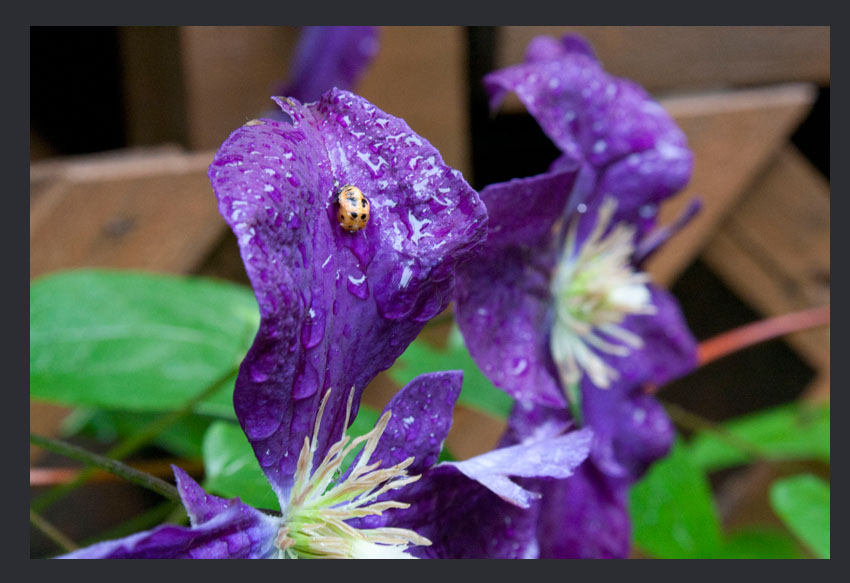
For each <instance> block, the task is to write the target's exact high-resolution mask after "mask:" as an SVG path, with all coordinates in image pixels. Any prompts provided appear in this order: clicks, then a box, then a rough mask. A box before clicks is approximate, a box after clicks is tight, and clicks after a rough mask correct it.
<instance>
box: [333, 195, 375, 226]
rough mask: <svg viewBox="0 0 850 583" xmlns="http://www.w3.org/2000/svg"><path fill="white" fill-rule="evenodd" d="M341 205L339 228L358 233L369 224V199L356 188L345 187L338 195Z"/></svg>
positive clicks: (338, 201) (338, 214) (338, 215)
mask: <svg viewBox="0 0 850 583" xmlns="http://www.w3.org/2000/svg"><path fill="white" fill-rule="evenodd" d="M337 203H338V204H339V213H337V219H339V226H340V227H342V228H343V229H345V230H346V231H348V232H349V233H356V232H357V231H359V230H361V229H363V228H364V227H365V226H366V223H368V222H369V199H368V198H366V196H365V195H364V194H363V192H362V191H361V190H360V189H359V188H357V187H356V186H352V185H351V184H348V185H346V186H343V187H342V189H341V190H340V191H339V195H337Z"/></svg>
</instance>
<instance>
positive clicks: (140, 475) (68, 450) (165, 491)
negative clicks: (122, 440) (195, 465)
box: [30, 433, 180, 502]
mask: <svg viewBox="0 0 850 583" xmlns="http://www.w3.org/2000/svg"><path fill="white" fill-rule="evenodd" d="M30 443H32V444H33V445H37V446H38V447H42V448H44V449H46V450H48V451H52V452H53V453H58V454H59V455H64V456H66V457H69V458H72V459H75V460H77V461H81V462H83V463H84V464H86V465H88V466H93V467H96V468H100V469H103V470H106V471H107V472H110V473H112V474H115V475H116V476H120V477H122V478H124V479H125V480H127V481H129V482H132V483H134V484H137V485H139V486H142V487H144V488H147V489H149V490H153V491H154V492H156V493H157V494H161V495H162V496H165V497H166V498H168V499H169V500H174V501H175V502H179V501H180V495H179V494H178V493H177V488H175V487H174V486H172V485H171V484H169V483H168V482H166V481H165V480H161V479H160V478H157V477H155V476H151V475H150V474H146V473H145V472H140V471H139V470H137V469H135V468H131V467H130V466H128V465H125V464H122V463H121V462H119V461H117V460H113V459H110V458H108V457H105V456H102V455H99V454H96V453H94V452H91V451H89V450H87V449H84V448H82V447H79V446H76V445H72V444H70V443H68V442H66V441H61V440H59V439H53V438H51V437H44V436H43V435H36V434H34V433H30Z"/></svg>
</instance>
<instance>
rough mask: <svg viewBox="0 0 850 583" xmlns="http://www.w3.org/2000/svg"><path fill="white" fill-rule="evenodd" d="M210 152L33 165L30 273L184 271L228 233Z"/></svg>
mask: <svg viewBox="0 0 850 583" xmlns="http://www.w3.org/2000/svg"><path fill="white" fill-rule="evenodd" d="M212 156H213V155H212V153H211V152H205V153H198V154H185V153H176V152H174V151H172V150H171V149H166V151H160V152H156V153H151V152H143V153H140V154H132V153H127V152H125V153H123V154H122V155H120V156H117V157H116V156H114V155H113V156H106V157H103V156H93V157H82V158H74V159H70V160H64V161H50V162H44V163H37V164H33V165H32V166H31V172H30V179H31V182H32V184H33V185H34V188H33V195H32V198H31V209H30V277H38V276H39V275H43V274H45V273H48V272H50V271H55V270H59V269H67V268H74V267H84V266H87V267H94V266H101V267H123V268H136V269H151V270H155V271H165V272H173V273H183V272H186V271H189V270H191V269H192V268H194V267H195V266H196V265H197V264H198V263H199V262H200V261H201V259H203V257H204V256H205V255H206V254H207V253H208V252H209V250H210V248H211V246H212V245H213V244H214V243H215V242H216V241H217V239H218V238H219V237H220V235H221V234H222V233H223V232H224V229H225V228H226V225H225V224H224V221H222V220H221V217H220V216H219V214H218V209H217V205H216V200H215V196H214V194H213V192H212V188H211V187H210V184H209V180H208V179H207V176H206V171H207V167H208V166H209V163H210V162H211V161H212Z"/></svg>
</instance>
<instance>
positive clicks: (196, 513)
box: [171, 465, 241, 526]
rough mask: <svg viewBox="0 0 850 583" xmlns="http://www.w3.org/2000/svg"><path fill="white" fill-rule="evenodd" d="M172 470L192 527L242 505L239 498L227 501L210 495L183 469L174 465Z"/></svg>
mask: <svg viewBox="0 0 850 583" xmlns="http://www.w3.org/2000/svg"><path fill="white" fill-rule="evenodd" d="M171 469H172V470H173V471H174V478H175V480H176V482H177V491H178V492H179V493H180V500H182V501H183V506H185V507H186V513H187V514H188V515H189V520H190V521H191V523H192V526H196V525H199V524H203V523H204V522H206V521H208V520H210V519H212V518H213V517H215V516H217V515H219V514H221V513H222V512H224V511H225V510H227V509H228V508H230V507H231V506H233V505H234V504H236V505H238V504H241V502H240V501H239V499H238V498H235V499H233V500H227V499H225V498H219V497H218V496H213V495H212V494H208V493H207V492H206V490H204V489H203V488H201V486H200V484H198V483H197V482H196V481H195V480H193V479H192V477H191V476H190V475H189V474H187V473H186V472H184V471H183V470H182V469H180V468H178V467H177V466H175V465H172V466H171Z"/></svg>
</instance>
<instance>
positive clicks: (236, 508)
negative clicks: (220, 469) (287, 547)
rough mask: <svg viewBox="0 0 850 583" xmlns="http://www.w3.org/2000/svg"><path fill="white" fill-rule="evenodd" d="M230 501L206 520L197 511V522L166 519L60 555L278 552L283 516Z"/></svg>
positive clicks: (251, 555) (255, 555)
mask: <svg viewBox="0 0 850 583" xmlns="http://www.w3.org/2000/svg"><path fill="white" fill-rule="evenodd" d="M189 480H191V478H189ZM192 484H194V481H193V482H192ZM184 486H185V483H184ZM195 487H197V484H194V486H189V488H190V489H191V490H194V488H195ZM183 494H184V491H183V490H181V495H183ZM195 496H196V492H191V493H190V494H189V497H190V498H194V497H195ZM213 498H214V497H213ZM216 500H221V499H220V498H218V499H216ZM226 502H228V505H227V506H226V507H221V511H220V512H217V513H216V514H214V515H210V517H209V518H208V519H207V520H205V521H203V522H200V523H197V522H195V520H196V519H197V517H198V515H195V517H193V526H192V527H185V526H177V525H173V524H166V525H162V526H159V527H157V528H155V529H153V530H149V531H146V532H140V533H137V534H134V535H131V536H128V537H125V538H121V539H116V540H111V541H105V542H101V543H97V544H94V545H92V546H90V547H86V548H84V549H80V550H78V551H74V552H72V553H69V554H67V555H62V556H61V557H57V558H60V559H265V558H270V557H271V556H273V555H274V554H275V553H276V552H277V548H276V547H275V546H274V541H275V537H276V536H277V532H278V529H279V528H280V525H279V524H278V520H276V519H274V518H272V517H271V516H267V515H265V514H263V513H262V512H260V511H258V510H256V509H254V508H251V507H250V506H247V505H246V504H242V503H241V502H239V501H238V499H236V500H230V501H226ZM207 510H212V507H211V506H207Z"/></svg>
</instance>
